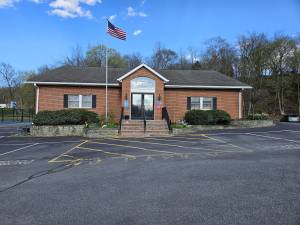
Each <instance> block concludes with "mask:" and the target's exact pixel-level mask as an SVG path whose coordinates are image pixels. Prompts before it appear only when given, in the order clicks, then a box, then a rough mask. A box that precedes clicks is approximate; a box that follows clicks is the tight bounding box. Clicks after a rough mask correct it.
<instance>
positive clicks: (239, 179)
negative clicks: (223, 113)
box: [0, 123, 300, 225]
mask: <svg viewBox="0 0 300 225" xmlns="http://www.w3.org/2000/svg"><path fill="white" fill-rule="evenodd" d="M299 165H300V124H285V123H281V124H280V125H278V126H276V127H272V128H264V129H247V130H226V131H215V132H206V133H194V134H189V135H182V136H173V137H168V138H167V137H158V138H135V139H134V138H104V139H89V140H86V139H82V138H77V137H69V138H30V137H23V138H21V137H9V135H6V136H5V137H2V138H1V139H0V177H1V179H0V202H1V204H0V218H1V224H18V225H19V224H20V225H21V224H26V225H27V224H28V225H29V224H30V225H32V224H43V225H46V224H51V225H52V224H105V225H107V224H119V225H121V224H122V225H123V224H124V225H125V224H126V225H127V224H128V225H134V224H164V225H167V224H170V225H171V224H172V225H174V224H178V225H183V224H188V225H190V224H213V225H216V224H226V225H228V224H237V225H238V224H243V225H247V224H249V225H250V224H251V225H253V224H257V225H262V224H270V225H274V224H288V225H299V224H300V213H299V212H300V167H299Z"/></svg>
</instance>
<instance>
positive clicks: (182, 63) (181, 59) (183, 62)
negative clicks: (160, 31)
mask: <svg viewBox="0 0 300 225" xmlns="http://www.w3.org/2000/svg"><path fill="white" fill-rule="evenodd" d="M191 65H192V64H191V63H189V61H188V60H187V55H186V52H184V51H183V50H182V49H180V50H179V53H178V63H177V66H176V67H177V68H178V69H190V68H191Z"/></svg>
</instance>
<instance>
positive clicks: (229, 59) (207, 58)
mask: <svg viewBox="0 0 300 225" xmlns="http://www.w3.org/2000/svg"><path fill="white" fill-rule="evenodd" d="M236 61H237V53H236V50H235V48H234V47H232V46H231V45H230V44H229V43H228V42H227V41H226V40H225V39H223V38H221V37H217V38H212V39H210V40H208V41H207V42H206V50H205V52H204V54H203V55H202V59H201V64H202V68H204V69H212V70H216V71H219V72H221V73H224V74H226V75H228V76H231V77H233V76H234V65H235V64H236Z"/></svg>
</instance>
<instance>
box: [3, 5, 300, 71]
mask: <svg viewBox="0 0 300 225" xmlns="http://www.w3.org/2000/svg"><path fill="white" fill-rule="evenodd" d="M105 18H110V19H111V22H112V23H113V24H114V25H116V26H118V27H120V28H122V29H124V30H125V31H126V32H127V40H126V41H120V40H118V39H114V38H112V37H110V36H108V35H107V34H106V31H105V29H106V21H105ZM254 31H255V32H265V33H266V34H267V35H268V36H270V37H271V36H272V35H273V34H274V33H284V34H287V35H291V36H294V35H296V34H299V33H300V0H119V1H117V0H0V62H6V63H9V64H11V65H12V66H14V67H15V68H16V69H17V70H23V71H24V70H36V69H37V68H39V67H40V66H42V65H46V64H47V65H55V64H57V63H58V62H59V61H61V60H62V59H63V58H64V57H65V56H67V55H70V54H71V50H72V48H73V47H74V46H76V45H79V46H81V47H82V48H83V49H86V48H87V47H88V46H89V45H96V44H100V43H104V44H107V45H108V46H109V47H112V48H115V49H117V50H118V51H120V52H121V53H122V54H131V53H134V52H140V53H141V54H142V55H144V56H150V55H151V53H152V52H153V48H154V46H155V44H157V43H158V42H161V43H162V44H163V45H164V46H165V47H168V48H171V49H174V50H176V51H179V50H180V49H186V48H187V47H188V46H193V47H198V48H199V49H200V50H201V49H203V46H204V44H205V41H206V40H208V39H210V38H213V37H217V36H221V37H223V38H225V39H226V40H228V41H229V42H230V43H234V42H235V41H236V40H237V38H238V37H239V36H240V35H242V34H248V33H250V32H254Z"/></svg>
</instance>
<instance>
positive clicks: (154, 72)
mask: <svg viewBox="0 0 300 225" xmlns="http://www.w3.org/2000/svg"><path fill="white" fill-rule="evenodd" d="M142 67H145V68H146V69H148V70H149V71H150V72H152V73H153V74H154V75H156V76H158V77H159V78H160V79H162V80H163V81H164V82H165V83H166V82H169V80H168V79H167V78H165V77H164V76H163V75H161V74H160V73H158V72H157V71H155V70H154V69H152V68H151V67H150V66H147V65H146V64H144V63H143V64H141V65H139V66H137V67H135V68H134V69H132V70H130V71H129V72H127V73H126V74H125V75H123V76H121V77H119V78H118V81H120V82H122V80H123V79H125V78H126V77H128V76H130V74H132V73H134V72H136V71H138V70H139V69H140V68H142Z"/></svg>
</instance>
